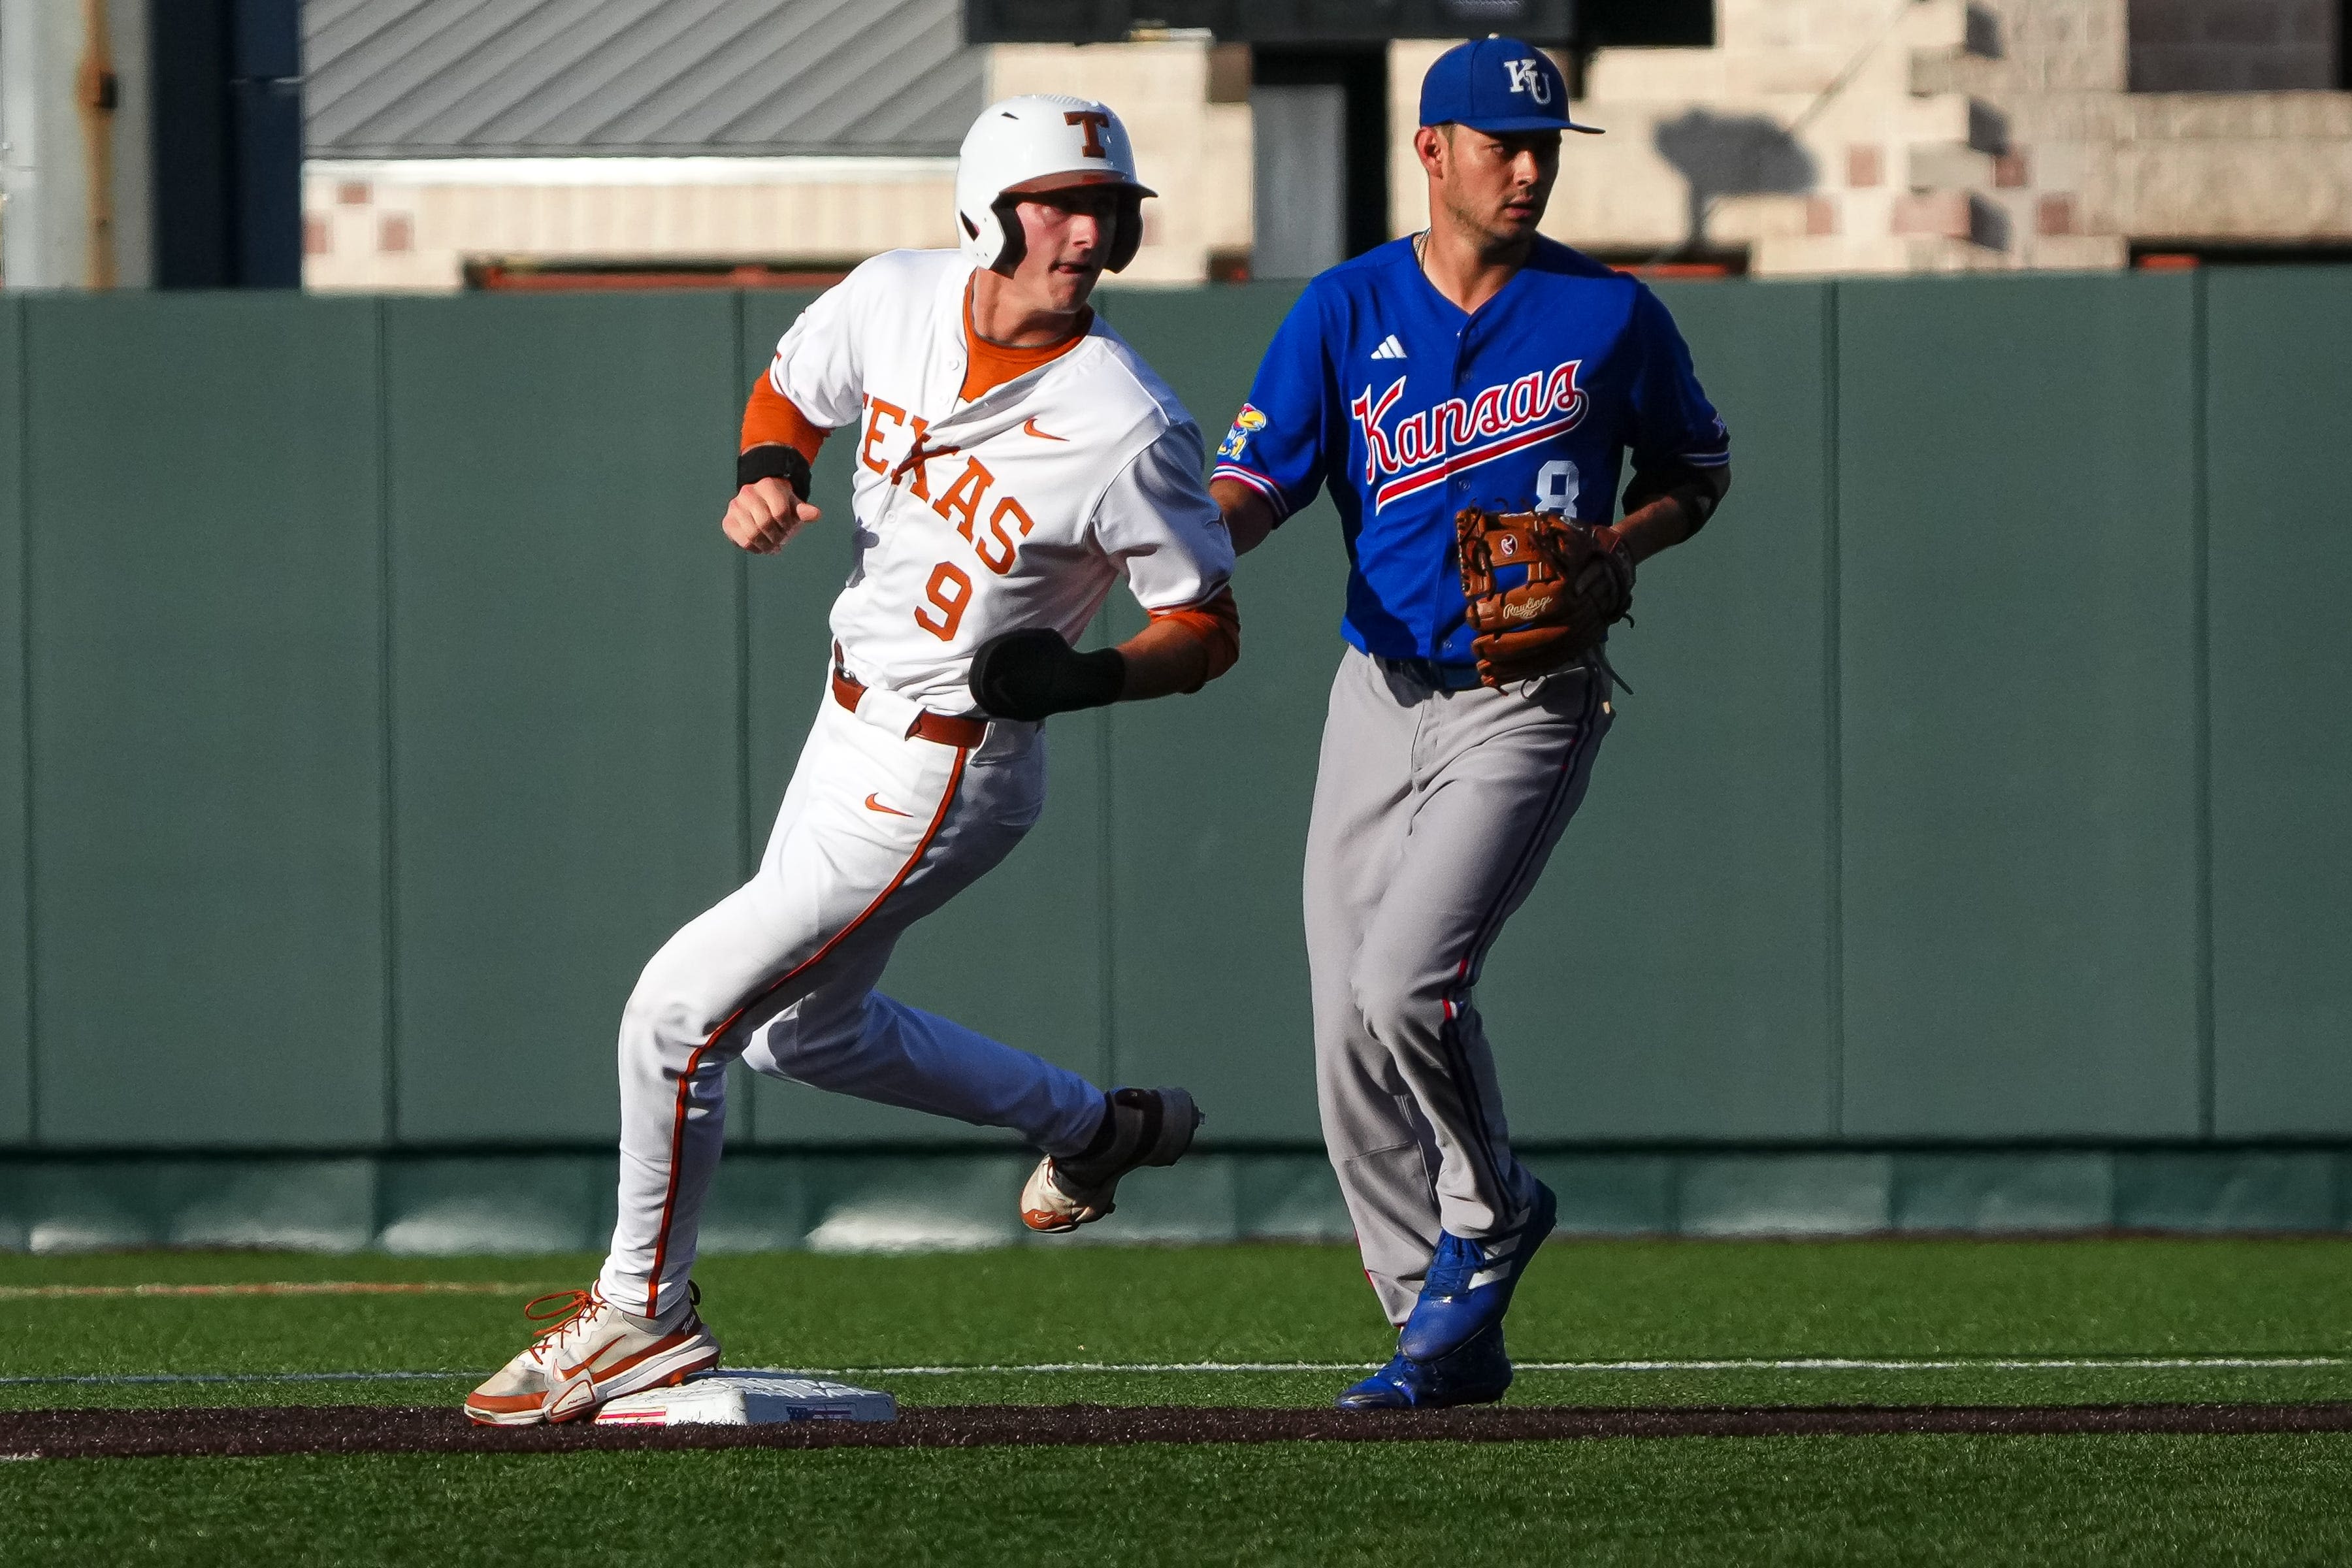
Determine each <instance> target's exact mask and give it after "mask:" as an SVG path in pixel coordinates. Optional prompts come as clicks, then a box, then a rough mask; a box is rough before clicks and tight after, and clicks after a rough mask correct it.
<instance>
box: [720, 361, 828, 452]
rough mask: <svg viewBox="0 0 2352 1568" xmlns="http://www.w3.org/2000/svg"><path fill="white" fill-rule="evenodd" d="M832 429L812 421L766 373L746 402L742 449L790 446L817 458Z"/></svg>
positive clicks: (744, 406) (746, 450) (739, 448)
mask: <svg viewBox="0 0 2352 1568" xmlns="http://www.w3.org/2000/svg"><path fill="white" fill-rule="evenodd" d="M829 434H831V432H829V431H827V430H825V429H824V427H822V426H816V425H812V424H810V423H809V418H808V416H807V415H805V414H803V413H802V412H801V411H800V410H799V409H798V408H796V407H794V406H793V400H792V399H791V398H789V397H786V396H785V395H783V394H782V393H781V392H778V391H777V390H776V388H775V385H774V384H773V383H772V382H771V381H769V379H768V378H767V375H766V374H764V373H762V374H761V377H760V379H759V380H758V381H756V382H754V383H752V384H751V402H749V403H747V404H745V405H743V442H742V445H741V446H740V447H737V448H736V449H737V450H738V451H742V452H748V451H750V450H751V448H752V447H769V446H774V447H792V448H793V450H795V451H797V452H798V453H800V455H801V456H802V457H803V458H807V459H808V460H809V461H810V462H812V463H814V462H815V461H816V450H817V448H818V447H822V446H824V438H825V437H826V436H827V435H829Z"/></svg>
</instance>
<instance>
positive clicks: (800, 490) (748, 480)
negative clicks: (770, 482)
mask: <svg viewBox="0 0 2352 1568" xmlns="http://www.w3.org/2000/svg"><path fill="white" fill-rule="evenodd" d="M761 479H782V480H783V481H784V483H786V484H788V485H790V486H792V487H793V494H794V495H796V496H798V497H799V498H800V499H801V500H808V498H809V460H808V459H807V458H803V457H802V456H801V451H800V448H799V447H787V446H784V445H783V444H782V443H781V442H776V441H765V442H762V443H761V444H760V445H759V446H757V447H746V448H745V449H744V450H742V451H740V452H739V453H737V454H736V455H735V488H736V489H739V490H740V489H742V488H743V487H744V486H745V485H756V484H758V483H759V482H760V481H761Z"/></svg>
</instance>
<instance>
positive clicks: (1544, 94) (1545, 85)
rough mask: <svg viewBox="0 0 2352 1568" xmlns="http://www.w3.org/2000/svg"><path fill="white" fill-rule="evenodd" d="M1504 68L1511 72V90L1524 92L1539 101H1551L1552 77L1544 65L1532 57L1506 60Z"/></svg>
mask: <svg viewBox="0 0 2352 1568" xmlns="http://www.w3.org/2000/svg"><path fill="white" fill-rule="evenodd" d="M1503 68H1505V69H1506V70H1507V71H1509V72H1510V73H1511V90H1512V91H1513V92H1524V93H1526V94H1527V95H1528V97H1530V98H1532V99H1534V100H1536V101H1537V102H1538V103H1549V102H1550V101H1551V79H1550V78H1549V77H1547V76H1545V75H1544V72H1543V67H1542V66H1541V65H1540V64H1539V63H1538V62H1537V61H1535V60H1532V59H1517V60H1505V61H1504V62H1503Z"/></svg>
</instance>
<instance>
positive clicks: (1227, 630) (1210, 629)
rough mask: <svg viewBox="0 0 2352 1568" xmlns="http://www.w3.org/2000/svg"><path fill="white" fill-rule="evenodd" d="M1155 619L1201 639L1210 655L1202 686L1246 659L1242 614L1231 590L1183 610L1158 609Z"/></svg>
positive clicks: (1204, 650)
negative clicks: (1169, 622) (1182, 628)
mask: <svg viewBox="0 0 2352 1568" xmlns="http://www.w3.org/2000/svg"><path fill="white" fill-rule="evenodd" d="M1151 619H1152V621H1153V623H1154V624H1155V625H1156V624H1158V623H1159V622H1161V621H1173V622H1175V623H1176V624H1177V625H1178V626H1182V627H1184V628H1185V629H1186V630H1188V631H1190V632H1191V633H1192V636H1193V637H1195V638H1197V639H1198V640H1199V642H1200V644H1201V649H1202V652H1203V653H1206V654H1207V655H1208V656H1209V668H1208V673H1207V674H1205V675H1203V676H1202V677H1201V684H1202V686H1206V685H1207V684H1208V683H1209V682H1210V681H1212V680H1214V679H1217V677H1219V676H1221V675H1223V674H1224V672H1225V671H1227V670H1229V669H1231V668H1233V667H1234V661H1235V660H1237V659H1239V658H1241V656H1242V612H1241V607H1240V606H1239V605H1236V604H1234V591H1233V589H1232V588H1231V587H1224V588H1220V589H1218V590H1217V592H1216V595H1215V596H1213V597H1212V598H1208V599H1204V600H1202V602H1201V603H1199V604H1197V605H1186V606H1185V607H1184V608H1182V609H1181V610H1154V611H1152V612H1151ZM1196 689H1197V688H1196Z"/></svg>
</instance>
